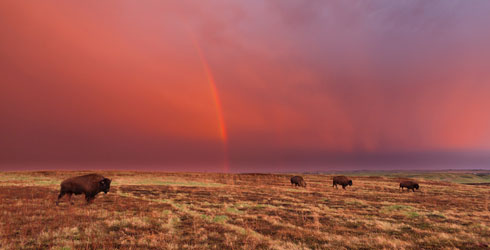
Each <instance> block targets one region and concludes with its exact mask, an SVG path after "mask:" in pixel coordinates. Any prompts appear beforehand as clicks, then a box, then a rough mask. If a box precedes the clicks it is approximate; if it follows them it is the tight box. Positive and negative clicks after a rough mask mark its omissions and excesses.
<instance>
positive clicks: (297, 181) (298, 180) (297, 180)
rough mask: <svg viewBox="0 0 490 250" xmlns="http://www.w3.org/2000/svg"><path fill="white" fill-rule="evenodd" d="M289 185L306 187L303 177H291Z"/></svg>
mask: <svg viewBox="0 0 490 250" xmlns="http://www.w3.org/2000/svg"><path fill="white" fill-rule="evenodd" d="M291 185H296V186H300V187H306V182H305V180H303V177H301V176H293V177H291Z"/></svg>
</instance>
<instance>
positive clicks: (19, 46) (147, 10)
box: [0, 0, 490, 172]
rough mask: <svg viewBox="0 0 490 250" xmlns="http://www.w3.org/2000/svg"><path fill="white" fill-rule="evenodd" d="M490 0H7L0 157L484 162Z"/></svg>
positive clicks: (212, 164) (379, 164) (165, 166)
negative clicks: (81, 0) (71, 0)
mask: <svg viewBox="0 0 490 250" xmlns="http://www.w3.org/2000/svg"><path fill="white" fill-rule="evenodd" d="M489 12H490V1H486V0H469V1H468V0H466V1H456V0H441V1H391V0H386V1H385V0H378V1H323V0H318V1H314V0H311V1H295V0H290V1H288V0H277V1H263V0H257V1H256V0H243V1H225V0H223V1H214V0H210V1H200V0H194V1H191V0H183V1H143V2H141V1H102V2H101V1H84V2H79V1H75V2H70V1H15V0H7V1H1V3H0V32H1V34H2V36H1V39H0V79H1V81H0V170H1V169H28V168H113V169H117V168H124V169H129V168H133V169H159V170H170V171H174V170H186V171H235V172H236V171H296V170H326V169H332V168H340V169H342V168H362V169H369V168H372V169H378V168H427V169H429V168H432V167H439V168H472V167H475V166H477V167H478V168H489V166H490V70H489V67H490V48H489V44H490V32H488V24H489V23H490V15H488V13H489Z"/></svg>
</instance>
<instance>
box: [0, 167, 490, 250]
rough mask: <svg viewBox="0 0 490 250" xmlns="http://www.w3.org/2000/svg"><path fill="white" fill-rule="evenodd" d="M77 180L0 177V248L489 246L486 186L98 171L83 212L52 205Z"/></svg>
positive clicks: (78, 206)
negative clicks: (100, 185)
mask: <svg viewBox="0 0 490 250" xmlns="http://www.w3.org/2000/svg"><path fill="white" fill-rule="evenodd" d="M83 173H86V172H51V171H42V172H17V173H14V172H9V173H0V248H1V249H42V248H52V249H113V248H117V249H140V248H142V249H209V248H211V249H332V248H340V249H342V248H354V249H357V248H364V249H379V248H385V249H422V248H424V249H440V248H443V249H446V248H460V249H481V248H485V246H488V245H489V244H490V242H489V239H490V211H489V207H488V199H489V198H490V191H489V189H488V187H486V186H478V185H471V186H470V185H462V184H454V183H447V182H438V181H424V180H419V183H420V185H421V188H420V189H419V190H417V191H416V192H407V191H406V190H405V191H401V190H399V188H398V183H399V180H400V178H388V177H383V176H376V177H369V176H368V177H352V179H353V181H354V185H353V186H351V187H347V189H346V190H343V189H341V188H340V189H336V188H332V186H331V184H332V176H329V175H304V176H303V177H304V179H305V180H306V182H307V183H308V186H307V188H299V187H293V186H291V184H290V182H289V178H290V177H291V176H292V175H284V174H282V175H274V174H204V173H145V172H102V173H101V174H103V175H104V176H107V177H110V178H112V179H113V186H112V187H111V190H110V192H109V193H108V194H99V195H98V196H97V197H96V199H95V200H94V202H93V203H92V204H89V205H87V204H85V201H84V199H83V197H81V196H75V197H74V198H73V200H74V201H75V205H70V204H69V203H68V202H66V201H62V202H61V203H60V205H59V206H56V205H55V200H56V197H57V193H58V188H59V183H60V182H61V180H63V179H64V178H67V177H69V176H73V175H78V174H83Z"/></svg>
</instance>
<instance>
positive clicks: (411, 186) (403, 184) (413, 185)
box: [400, 181, 419, 192]
mask: <svg viewBox="0 0 490 250" xmlns="http://www.w3.org/2000/svg"><path fill="white" fill-rule="evenodd" d="M400 188H401V189H402V191H403V188H407V191H408V192H410V189H412V191H414V192H415V189H417V190H418V189H419V184H418V183H417V182H414V181H402V182H400Z"/></svg>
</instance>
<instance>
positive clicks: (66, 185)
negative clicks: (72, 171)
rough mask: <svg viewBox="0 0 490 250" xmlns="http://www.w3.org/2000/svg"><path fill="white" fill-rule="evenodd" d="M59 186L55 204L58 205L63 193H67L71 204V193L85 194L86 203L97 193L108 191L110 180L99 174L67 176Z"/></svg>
mask: <svg viewBox="0 0 490 250" xmlns="http://www.w3.org/2000/svg"><path fill="white" fill-rule="evenodd" d="M60 186H61V189H60V194H59V195H58V200H57V201H56V205H58V203H59V201H60V199H61V197H63V195H65V194H66V195H68V201H70V203H71V204H73V202H71V195H72V194H75V195H79V194H85V200H87V203H90V202H91V201H92V200H93V199H94V198H95V196H96V195H97V194H98V193H100V192H104V193H106V194H107V192H109V188H110V187H111V180H110V179H107V178H105V177H104V176H102V175H99V174H88V175H82V176H76V177H72V178H68V179H66V180H64V181H63V182H61V185H60Z"/></svg>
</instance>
